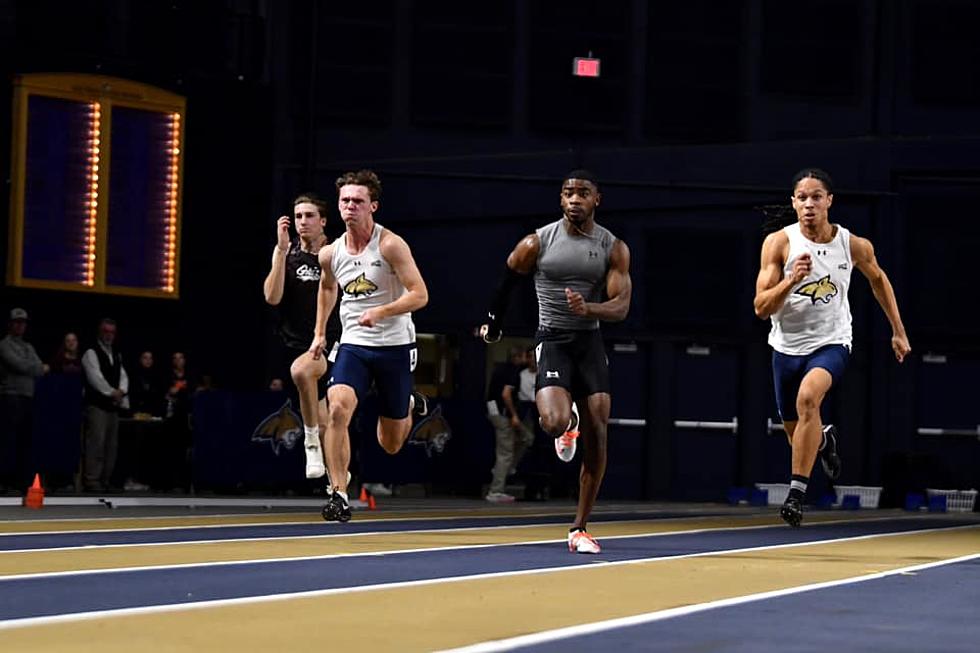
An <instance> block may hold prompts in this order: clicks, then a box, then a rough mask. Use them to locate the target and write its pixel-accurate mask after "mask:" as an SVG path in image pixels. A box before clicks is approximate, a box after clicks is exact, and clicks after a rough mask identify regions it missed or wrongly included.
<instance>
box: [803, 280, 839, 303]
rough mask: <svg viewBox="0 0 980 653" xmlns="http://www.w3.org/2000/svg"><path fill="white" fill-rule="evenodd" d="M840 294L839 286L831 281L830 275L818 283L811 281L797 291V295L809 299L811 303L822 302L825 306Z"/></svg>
mask: <svg viewBox="0 0 980 653" xmlns="http://www.w3.org/2000/svg"><path fill="white" fill-rule="evenodd" d="M838 292H839V291H838V290H837V284H835V283H834V282H833V281H831V280H830V275H829V274H828V275H827V276H825V277H822V278H821V279H819V280H817V281H811V282H810V283H808V284H805V285H803V286H800V287H799V288H798V289H797V290H796V294H797V295H803V296H804V297H809V298H810V301H811V302H812V303H814V304H816V303H817V302H818V301H821V302H823V303H824V304H829V303H830V300H831V299H833V298H834V297H835V296H836V295H837V293H838Z"/></svg>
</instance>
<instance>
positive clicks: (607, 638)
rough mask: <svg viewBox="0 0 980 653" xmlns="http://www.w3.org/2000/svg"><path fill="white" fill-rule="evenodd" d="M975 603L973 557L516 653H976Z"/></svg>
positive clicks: (978, 620)
mask: <svg viewBox="0 0 980 653" xmlns="http://www.w3.org/2000/svg"><path fill="white" fill-rule="evenodd" d="M978 606H980V559H973V560H970V561H967V562H960V563H957V564H952V565H946V566H942V567H933V568H931V569H924V570H921V571H918V572H915V574H914V575H896V576H888V577H886V578H880V579H876V580H869V581H865V582H861V583H854V584H851V585H844V586H838V587H830V588H826V589H820V590H813V591H810V592H802V593H800V594H792V595H789V596H782V597H778V598H774V599H767V600H763V601H757V602H752V603H745V604H742V605H737V606H731V607H724V608H715V609H712V610H706V611H704V612H698V613H695V614H691V615H686V616H681V617H674V618H672V619H665V620H663V621H656V622H651V623H648V624H642V625H637V626H630V627H627V628H618V629H615V630H608V631H604V632H600V633H594V634H591V635H586V636H582V637H573V638H568V639H562V640H556V641H552V642H548V643H546V644H537V645H532V646H527V647H521V648H519V649H517V650H520V651H528V652H533V653H546V652H550V651H553V652H554V653H567V652H568V651H603V650H615V651H617V652H618V653H627V652H630V651H650V650H658V651H725V652H726V653H756V652H757V651H780V652H783V653H786V652H792V651H833V652H834V653H850V652H852V651H853V652H857V651H861V652H862V653H863V652H866V651H889V653H896V652H904V651H907V652H909V653H921V652H922V651H943V652H944V653H976V651H977V650H980V617H978V615H980V612H978V610H980V607H978ZM651 642H656V648H652V647H651V645H650V643H651Z"/></svg>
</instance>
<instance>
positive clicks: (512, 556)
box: [0, 518, 975, 620]
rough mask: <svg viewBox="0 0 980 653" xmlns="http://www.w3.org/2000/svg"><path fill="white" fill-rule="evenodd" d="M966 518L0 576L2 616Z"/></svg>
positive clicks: (907, 527) (533, 565)
mask: <svg viewBox="0 0 980 653" xmlns="http://www.w3.org/2000/svg"><path fill="white" fill-rule="evenodd" d="M970 523H975V522H973V521H972V520H970V521H965V520H958V519H956V518H948V519H943V520H937V519H916V518H911V519H895V520H883V521H873V522H854V523H849V524H833V525H813V526H811V527H809V528H803V529H790V528H787V527H785V526H776V527H773V528H765V529H752V530H744V531H738V530H734V531H732V530H728V531H711V532H702V533H694V534H688V535H662V536H658V537H627V538H618V539H606V540H604V541H603V553H602V555H601V556H580V555H571V554H568V553H567V552H566V549H565V547H564V545H563V544H557V543H547V544H532V545H515V546H497V547H490V548H475V549H474V548H470V549H459V550H448V551H446V550H444V551H413V552H408V553H399V554H391V555H357V556H348V557H343V558H324V559H315V560H285V561H276V562H256V563H246V564H233V565H232V564H224V565H222V564H214V565H204V566H197V567H189V568H176V569H158V570H139V569H134V570H127V571H119V572H113V573H106V572H91V573H80V574H77V575H69V576H53V577H38V578H23V579H16V578H15V579H10V580H2V579H0V620H7V619H17V618H24V617H37V616H43V615H55V614H67V613H75V612H88V611H94V610H110V609H118V608H129V607H139V606H149V605H169V604H179V603H193V602H197V601H207V600H214V599H229V598H235V597H246V596H262V595H269V594H282V593H292V592H303V591H311V590H323V589H331V588H349V587H359V586H364V585H372V584H378V583H392V582H400V581H413V580H423V579H437V578H443V577H447V576H470V575H475V574H483V573H493V572H507V571H515V570H533V569H542V568H554V567H575V566H584V565H594V564H603V563H605V562H609V561H618V560H635V559H639V558H649V557H660V556H668V557H669V556H678V555H685V554H691V553H703V552H712V551H719V550H726V549H738V548H748V547H757V546H773V545H780V544H789V543H794V542H813V541H818V540H826V539H834V538H842V537H855V536H860V535H870V534H879V533H894V532H904V531H913V530H921V529H935V528H942V527H949V526H957V525H961V524H970Z"/></svg>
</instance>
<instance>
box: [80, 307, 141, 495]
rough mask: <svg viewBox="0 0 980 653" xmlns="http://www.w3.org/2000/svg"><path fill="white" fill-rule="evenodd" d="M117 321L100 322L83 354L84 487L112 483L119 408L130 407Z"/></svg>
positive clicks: (92, 489) (98, 489)
mask: <svg viewBox="0 0 980 653" xmlns="http://www.w3.org/2000/svg"><path fill="white" fill-rule="evenodd" d="M116 331H117V328H116V321H115V320H113V319H111V318H103V319H102V321H101V322H99V335H98V341H97V342H96V344H95V346H94V347H92V348H90V349H88V350H86V351H85V354H84V355H82V370H83V371H84V373H85V456H84V460H85V467H84V470H83V474H82V475H83V479H84V488H85V490H86V491H89V492H101V491H103V490H105V489H106V487H107V486H108V485H109V479H110V478H111V477H112V472H113V469H114V468H115V466H116V456H117V454H118V452H119V411H120V409H123V410H125V409H127V408H129V397H128V396H127V395H128V394H129V377H128V376H127V374H126V368H125V367H123V364H122V356H121V355H120V354H119V352H117V351H116V350H115V349H114V348H113V343H114V342H115V340H116Z"/></svg>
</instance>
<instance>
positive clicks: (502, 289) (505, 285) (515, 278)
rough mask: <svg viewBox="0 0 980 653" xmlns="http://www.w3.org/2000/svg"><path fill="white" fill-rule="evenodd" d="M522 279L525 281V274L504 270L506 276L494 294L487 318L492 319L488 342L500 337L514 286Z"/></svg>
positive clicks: (489, 326)
mask: <svg viewBox="0 0 980 653" xmlns="http://www.w3.org/2000/svg"><path fill="white" fill-rule="evenodd" d="M522 279H524V275H523V274H521V273H519V272H515V271H514V270H512V269H510V267H509V266H507V267H505V268H504V274H503V276H502V277H501V279H500V283H499V284H498V285H497V289H496V291H495V292H494V294H493V300H492V301H491V302H490V310H489V311H488V313H487V317H489V318H490V322H489V323H488V329H487V339H488V340H495V339H497V338H498V337H499V336H500V323H501V322H502V321H503V319H504V313H505V312H506V311H507V304H508V303H509V300H510V293H511V291H512V290H513V289H514V286H516V285H517V284H518V283H519V282H520V281H521V280H522Z"/></svg>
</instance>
